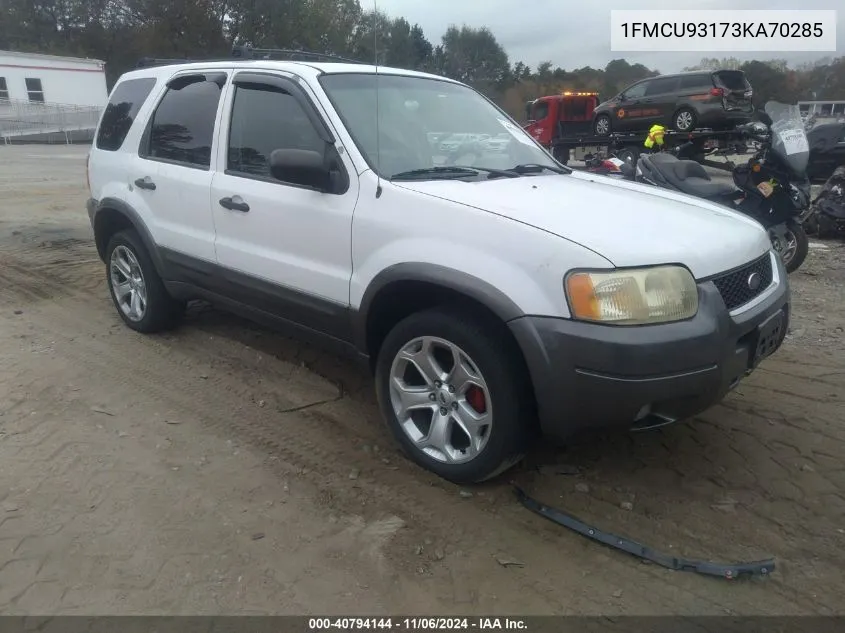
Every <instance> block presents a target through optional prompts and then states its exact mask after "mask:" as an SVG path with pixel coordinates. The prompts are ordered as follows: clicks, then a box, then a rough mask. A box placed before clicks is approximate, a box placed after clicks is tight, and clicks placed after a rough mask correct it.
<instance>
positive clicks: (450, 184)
mask: <svg viewBox="0 0 845 633" xmlns="http://www.w3.org/2000/svg"><path fill="white" fill-rule="evenodd" d="M394 184H396V185H397V186H400V187H402V188H405V189H409V190H412V191H416V192H418V193H421V194H424V195H429V196H432V197H435V198H440V199H443V200H448V201H451V202H455V203H458V204H463V205H466V206H469V207H473V208H475V209H478V210H481V211H486V212H488V213H493V214H496V215H499V216H503V217H506V218H510V219H512V220H515V221H517V222H521V223H523V224H528V225H531V226H533V227H535V228H538V229H541V230H543V231H547V232H549V233H553V234H555V235H557V236H559V237H561V238H564V239H567V240H570V241H572V242H576V243H578V244H580V245H582V246H584V247H586V248H589V249H590V250H592V251H595V252H596V253H598V254H600V255H601V256H603V257H604V258H606V259H608V260H610V261H611V262H612V263H613V265H614V266H617V267H626V266H648V265H653V264H664V263H665V264H668V263H681V264H684V265H686V266H687V267H688V268H689V269H690V271H692V273H693V275H694V276H695V277H696V278H697V279H701V278H705V277H709V276H711V275H715V274H718V273H721V272H724V271H725V270H730V269H732V268H736V267H738V266H742V265H743V264H746V263H748V262H749V261H751V260H753V259H756V258H757V257H760V256H761V255H763V254H764V253H766V252H767V251H768V250H770V249H771V242H770V241H769V237H768V235H767V234H766V231H765V230H764V229H763V227H762V226H761V225H760V224H759V223H757V222H756V221H755V220H753V219H751V218H748V217H746V216H744V215H742V214H741V213H739V212H736V211H733V210H731V209H728V208H726V207H722V206H721V205H717V204H712V203H709V202H705V201H704V200H701V199H699V198H694V197H692V196H687V195H684V194H680V193H675V192H673V191H668V190H665V189H659V188H657V187H652V186H649V185H641V184H638V183H633V182H630V181H623V180H611V179H610V178H607V177H605V176H595V175H590V174H584V173H579V172H574V173H572V174H568V175H561V176H536V177H530V176H529V177H522V178H502V179H497V180H485V181H478V182H464V181H458V180H439V181H421V182H400V183H394Z"/></svg>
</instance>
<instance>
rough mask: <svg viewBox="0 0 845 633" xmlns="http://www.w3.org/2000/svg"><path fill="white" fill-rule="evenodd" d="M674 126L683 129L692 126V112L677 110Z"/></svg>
mask: <svg viewBox="0 0 845 633" xmlns="http://www.w3.org/2000/svg"><path fill="white" fill-rule="evenodd" d="M675 127H677V128H678V129H679V130H683V131H686V130H689V129H690V128H691V127H692V112H687V111H686V110H684V111H683V112H679V113H678V116H677V117H676V118H675Z"/></svg>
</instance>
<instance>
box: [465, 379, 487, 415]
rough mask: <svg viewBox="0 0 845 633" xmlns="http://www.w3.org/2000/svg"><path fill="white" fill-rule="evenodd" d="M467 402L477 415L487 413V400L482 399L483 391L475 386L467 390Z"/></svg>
mask: <svg viewBox="0 0 845 633" xmlns="http://www.w3.org/2000/svg"><path fill="white" fill-rule="evenodd" d="M467 402H469V406H471V407H472V408H473V409H475V410H476V411H477V412H478V413H485V412H486V411H487V399H486V398H485V397H484V391H483V390H482V389H481V388H479V387H476V386H475V385H473V386H472V387H470V388H469V389H468V390H467Z"/></svg>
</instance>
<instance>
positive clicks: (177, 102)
mask: <svg viewBox="0 0 845 633" xmlns="http://www.w3.org/2000/svg"><path fill="white" fill-rule="evenodd" d="M195 77H197V79H196V80H193V78H194V77H191V78H190V79H188V78H186V79H185V81H184V82H177V83H173V82H171V86H170V87H169V88H168V89H167V92H165V94H164V98H162V100H161V102H160V103H159V104H158V107H157V108H156V111H155V112H154V113H153V117H152V121H151V123H150V129H149V146H148V148H147V149H146V151H142V156H144V158H151V159H153V160H161V161H165V162H169V163H177V164H181V165H186V166H190V167H200V168H203V169H209V168H210V167H211V145H212V141H213V139H214V124H215V121H216V119H217V108H218V105H219V102H220V94H221V85H220V83H218V82H217V81H211V80H209V79H206V78H205V77H204V76H201V75H200V76H195Z"/></svg>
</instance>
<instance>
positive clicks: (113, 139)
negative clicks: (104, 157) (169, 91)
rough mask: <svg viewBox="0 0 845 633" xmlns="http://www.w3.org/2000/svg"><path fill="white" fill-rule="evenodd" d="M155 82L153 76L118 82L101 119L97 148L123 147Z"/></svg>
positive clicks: (116, 148) (114, 148)
mask: <svg viewBox="0 0 845 633" xmlns="http://www.w3.org/2000/svg"><path fill="white" fill-rule="evenodd" d="M155 84H156V80H155V79H154V78H152V77H144V78H143V79H127V80H126V81H122V82H120V83H119V84H117V86H116V87H115V89H114V90H113V91H112V94H111V97H109V103H108V105H107V106H106V109H105V111H104V112H103V117H102V120H101V121H100V129H99V131H98V132H97V149H102V150H106V151H108V152H116V151H117V150H119V149H120V148H121V146H122V145H123V141H124V140H125V139H126V135H127V134H129V130H130V128H131V127H132V123H133V122H134V121H135V117H136V116H137V114H138V110H140V109H141V106H142V105H144V102H145V101H146V100H147V97H148V96H149V95H150V92H151V91H152V89H153V86H155Z"/></svg>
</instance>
